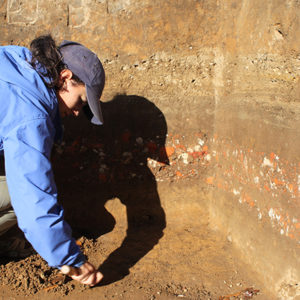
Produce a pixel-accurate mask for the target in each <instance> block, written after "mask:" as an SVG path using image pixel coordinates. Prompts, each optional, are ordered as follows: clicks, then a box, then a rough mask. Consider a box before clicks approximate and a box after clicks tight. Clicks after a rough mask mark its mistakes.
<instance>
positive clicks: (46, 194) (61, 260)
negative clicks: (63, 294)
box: [0, 46, 85, 268]
mask: <svg viewBox="0 0 300 300" xmlns="http://www.w3.org/2000/svg"><path fill="white" fill-rule="evenodd" d="M30 59H31V53H30V51H29V50H28V49H27V48H23V47H18V46H4V47H0V151H1V152H3V151H4V156H5V169H6V180H7V185H8V189H9V194H10V197H11V203H12V206H13V208H14V211H15V213H16V216H17V219H18V225H19V227H20V228H21V230H22V231H23V232H24V234H25V236H26V238H27V239H28V241H29V242H30V243H31V244H32V246H33V247H34V249H35V250H36V251H37V252H38V253H39V254H40V255H41V256H42V257H43V258H44V259H45V260H46V261H47V262H48V264H49V265H50V266H52V267H58V268H59V267H60V266H62V265H64V264H66V265H72V266H76V267H79V266H80V265H82V264H83V263H84V261H85V259H84V256H83V254H82V253H81V252H80V250H79V248H78V246H77V245H76V243H75V240H74V239H73V238H72V237H71V228H70V226H69V225H68V224H67V223H66V222H65V221H64V218H63V213H64V211H63V208H62V207H61V206H60V205H59V204H58V203H57V189H56V185H55V181H54V178H53V172H52V167H51V162H50V154H51V149H52V145H53V142H54V140H55V139H57V138H59V136H60V135H61V132H62V130H61V124H60V117H59V111H58V100H57V98H56V93H55V91H54V90H53V89H48V88H47V87H46V85H45V84H44V82H43V80H42V78H41V77H40V75H39V74H38V73H37V72H36V71H35V70H34V69H33V68H32V67H31V65H30V64H29V63H28V61H30Z"/></svg>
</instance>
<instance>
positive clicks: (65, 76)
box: [59, 69, 73, 86]
mask: <svg viewBox="0 0 300 300" xmlns="http://www.w3.org/2000/svg"><path fill="white" fill-rule="evenodd" d="M72 76H73V73H72V71H71V70H69V69H64V70H62V71H61V72H60V74H59V84H60V86H64V84H65V82H66V80H71V78H72Z"/></svg>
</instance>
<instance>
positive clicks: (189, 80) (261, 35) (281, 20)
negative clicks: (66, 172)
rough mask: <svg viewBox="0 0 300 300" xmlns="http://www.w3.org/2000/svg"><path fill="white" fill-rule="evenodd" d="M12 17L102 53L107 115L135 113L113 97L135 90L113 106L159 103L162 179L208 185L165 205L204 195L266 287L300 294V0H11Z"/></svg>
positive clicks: (19, 28) (148, 142)
mask: <svg viewBox="0 0 300 300" xmlns="http://www.w3.org/2000/svg"><path fill="white" fill-rule="evenodd" d="M0 20H1V21H0V30H1V37H0V43H1V44H2V45H4V44H17V45H25V46H28V45H29V43H30V41H31V40H32V39H33V38H34V37H36V36H38V35H41V34H44V33H48V32H50V33H51V34H52V35H53V37H55V38H56V40H57V41H61V40H62V39H71V40H76V41H79V42H81V43H83V44H85V45H87V46H88V47H90V48H91V49H92V50H94V51H95V52H96V53H97V54H98V55H99V57H100V59H101V60H102V62H103V65H104V68H105V70H106V75H107V84H106V87H105V91H104V94H103V99H102V100H103V101H104V102H106V103H105V105H104V107H103V109H104V110H105V107H107V108H108V110H107V111H110V114H109V113H106V112H105V111H104V114H106V117H107V120H108V117H109V116H110V115H111V114H114V116H116V114H117V116H118V117H119V118H120V119H122V118H124V115H123V113H125V114H126V116H127V121H128V119H129V118H130V115H128V111H126V108H125V107H123V108H122V110H121V111H119V112H116V111H118V107H122V104H121V106H118V105H114V104H113V105H110V104H109V103H110V100H111V99H112V98H113V97H114V96H115V94H117V93H122V94H127V95H134V98H130V97H129V98H126V97H125V98H122V97H121V98H117V99H115V100H114V101H113V103H123V104H124V103H125V102H124V101H125V100H124V99H127V100H128V99H131V100H132V99H133V100H134V101H133V102H132V101H131V102H130V103H144V102H147V103H148V102H150V103H152V104H153V105H154V106H155V107H156V108H155V109H152V108H153V107H152V108H151V107H149V106H147V105H145V106H140V107H139V106H137V110H136V114H139V111H140V112H141V116H144V117H143V118H144V120H148V122H149V123H148V124H149V126H150V127H149V128H158V127H159V128H158V129H161V131H160V133H159V134H160V135H163V138H166V140H164V139H161V138H160V137H157V136H155V137H154V136H152V137H151V136H150V135H148V136H147V137H146V138H143V137H142V136H139V134H140V135H141V134H142V133H137V135H136V136H135V140H136V142H137V144H138V145H143V146H145V149H144V151H146V152H147V151H148V152H147V153H149V157H148V165H149V168H150V169H151V170H152V172H153V174H154V175H155V177H156V181H157V182H158V185H159V184H160V182H162V181H165V182H172V184H176V183H177V182H179V181H180V182H183V181H189V184H190V185H192V186H194V187H195V188H197V189H199V193H198V194H196V195H198V196H195V197H194V198H193V199H192V198H189V199H182V200H181V204H180V205H178V206H176V203H173V205H170V204H172V201H173V198H171V197H169V198H168V195H167V194H165V195H162V199H164V200H162V201H163V202H164V203H165V204H164V205H166V207H172V209H175V208H179V206H180V212H181V213H182V214H184V213H185V211H184V207H185V205H186V206H187V207H190V206H189V205H190V203H189V201H191V202H197V201H202V202H203V204H205V205H207V209H208V210H209V212H210V216H211V225H212V226H215V227H216V228H218V229H220V230H222V231H223V232H224V234H226V236H227V239H228V240H229V241H231V242H232V243H234V244H235V245H236V246H237V247H238V248H239V249H240V253H241V255H242V256H243V258H244V260H245V261H247V262H248V263H249V265H250V268H253V269H255V270H256V271H257V272H258V274H260V275H259V276H261V277H262V279H263V281H264V283H265V285H266V287H268V288H269V289H270V290H271V291H273V292H274V294H276V295H277V297H278V298H279V299H294V298H295V297H296V296H297V295H298V296H299V295H300V291H299V279H300V261H299V257H300V255H299V243H300V201H299V192H300V160H299V158H300V155H299V149H300V130H299V128H300V100H299V93H300V85H299V76H300V35H299V25H300V24H299V22H300V21H299V20H300V3H299V1H297V0H271V1H260V0H252V1H250V0H243V1H238V0H230V1H218V0H215V1H213V0H212V1H201V0H198V1H197V0H185V1H180V0H176V1H171V0H165V1H161V0H151V1H149V0H146V1H141V0H135V1H134V0H126V1H124V0H97V1H96V0H76V1H64V0H56V1H51V2H49V1H44V0H34V1H32V0H23V1H17V0H0ZM135 96H136V97H135ZM122 99H123V100H124V101H123V102H122ZM139 100H140V102H138V101H139ZM120 101H121V102H120ZM124 105H125V104H124ZM150 111H151V113H150ZM158 111H159V113H158ZM131 112H135V110H134V109H133V110H131ZM147 112H149V113H148V117H146V116H147ZM157 120H163V121H166V123H164V122H161V121H160V122H159V121H157ZM138 124H139V126H142V125H141V124H143V123H142V122H140V123H138ZM111 126H113V124H111ZM133 127H134V126H132V127H130V126H127V127H126V128H124V132H122V134H121V135H122V139H121V141H123V142H124V143H126V142H128V138H129V136H130V134H131V133H132V130H133V129H132V128H133ZM140 128H143V127H140ZM149 128H148V129H149ZM121 131H122V130H121V129H120V132H121ZM150 131H151V130H150ZM166 132H167V134H166ZM159 134H158V135H159ZM139 138H140V139H139ZM157 139H159V141H158V140H157ZM146 152H144V153H146ZM128 155H129V154H127V156H128ZM166 155H167V157H168V160H169V164H170V165H168V164H166V163H168V162H167V160H166V157H165V156H166ZM129 156H130V155H129ZM125 159H126V155H125ZM105 172H106V171H105V168H104V167H103V168H102V169H101V168H100V171H99V180H100V181H101V180H102V181H105V180H107V178H106V175H107V174H106V173H105ZM203 199H204V200H203ZM187 212H188V210H187ZM166 213H168V211H167V210H166ZM178 215H180V214H178ZM297 284H298V285H297ZM295 299H296V298H295Z"/></svg>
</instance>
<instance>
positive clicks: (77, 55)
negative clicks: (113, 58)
mask: <svg viewBox="0 0 300 300" xmlns="http://www.w3.org/2000/svg"><path fill="white" fill-rule="evenodd" d="M59 50H60V52H61V54H62V59H63V62H64V64H66V67H67V68H68V69H69V70H71V71H72V72H73V73H74V74H75V75H76V76H77V77H79V78H80V79H81V80H82V81H83V82H84V83H85V86H86V92H87V100H88V105H89V107H90V109H91V111H92V113H93V118H92V120H91V122H92V123H93V124H97V125H101V124H103V116H102V111H101V106H100V97H101V94H102V91H103V88H104V83H105V73H104V69H103V66H102V64H101V62H100V60H99V58H98V57H97V55H96V54H95V53H94V52H92V51H91V50H89V49H88V48H86V47H85V46H83V45H81V44H79V43H76V42H72V41H66V40H65V41H63V42H62V43H61V44H60V46H59Z"/></svg>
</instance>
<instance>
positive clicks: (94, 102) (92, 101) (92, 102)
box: [85, 85, 103, 125]
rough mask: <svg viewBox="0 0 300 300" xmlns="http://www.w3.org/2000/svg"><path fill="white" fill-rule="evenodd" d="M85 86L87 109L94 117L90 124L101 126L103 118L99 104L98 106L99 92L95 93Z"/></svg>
mask: <svg viewBox="0 0 300 300" xmlns="http://www.w3.org/2000/svg"><path fill="white" fill-rule="evenodd" d="M85 86H86V94H87V100H88V104H89V107H90V109H91V111H92V113H93V115H94V117H93V118H92V120H91V122H92V123H93V124H96V125H102V124H103V116H102V111H101V104H100V97H101V92H100V94H99V93H95V92H94V91H95V89H92V88H91V87H89V86H88V85H85Z"/></svg>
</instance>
